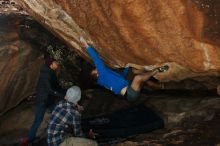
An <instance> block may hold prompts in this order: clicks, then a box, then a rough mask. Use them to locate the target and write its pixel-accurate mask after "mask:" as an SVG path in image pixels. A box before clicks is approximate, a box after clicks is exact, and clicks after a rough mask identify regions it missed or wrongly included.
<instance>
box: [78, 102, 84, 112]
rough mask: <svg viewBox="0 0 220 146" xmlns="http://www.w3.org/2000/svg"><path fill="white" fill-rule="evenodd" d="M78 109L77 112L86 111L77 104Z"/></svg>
mask: <svg viewBox="0 0 220 146" xmlns="http://www.w3.org/2000/svg"><path fill="white" fill-rule="evenodd" d="M76 108H77V110H78V111H79V112H82V111H84V107H83V106H81V105H79V104H76Z"/></svg>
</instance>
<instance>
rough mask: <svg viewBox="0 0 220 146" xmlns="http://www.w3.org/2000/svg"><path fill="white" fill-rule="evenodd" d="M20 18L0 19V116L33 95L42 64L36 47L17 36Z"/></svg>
mask: <svg viewBox="0 0 220 146" xmlns="http://www.w3.org/2000/svg"><path fill="white" fill-rule="evenodd" d="M22 17H24V16H19V15H16V14H11V15H0V20H1V21H0V34H1V35H0V56H1V59H0V103H1V104H0V114H2V113H3V112H5V111H7V110H8V109H10V108H12V107H14V106H15V105H17V104H18V103H19V102H20V101H21V100H23V99H24V98H26V97H27V96H29V95H31V94H33V93H34V90H35V85H36V81H37V78H38V73H39V67H40V65H41V63H42V59H41V57H40V56H41V53H39V51H38V50H37V49H36V48H37V47H36V46H34V45H33V44H31V43H30V42H29V41H30V39H29V40H26V41H24V40H23V39H22V36H21V35H20V31H23V30H24V29H25V26H22V25H21V21H22V20H24V19H22ZM14 21H16V23H11V22H14ZM25 21H28V20H27V19H26V20H25ZM24 33H25V31H24ZM23 35H24V36H25V34H23ZM28 35H31V33H29V34H28ZM34 48H35V49H34Z"/></svg>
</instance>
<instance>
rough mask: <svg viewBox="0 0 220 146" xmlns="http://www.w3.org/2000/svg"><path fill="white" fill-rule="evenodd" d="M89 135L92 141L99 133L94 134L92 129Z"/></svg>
mask: <svg viewBox="0 0 220 146" xmlns="http://www.w3.org/2000/svg"><path fill="white" fill-rule="evenodd" d="M88 134H89V135H88V136H89V138H91V139H95V138H96V136H97V135H98V133H95V132H93V131H92V129H90V130H89V133H88Z"/></svg>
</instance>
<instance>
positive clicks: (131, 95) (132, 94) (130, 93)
mask: <svg viewBox="0 0 220 146" xmlns="http://www.w3.org/2000/svg"><path fill="white" fill-rule="evenodd" d="M139 96H140V91H135V90H134V89H133V88H132V87H131V85H128V88H127V91H126V93H125V95H124V97H125V98H127V100H128V101H135V100H136V99H137V98H138V97H139Z"/></svg>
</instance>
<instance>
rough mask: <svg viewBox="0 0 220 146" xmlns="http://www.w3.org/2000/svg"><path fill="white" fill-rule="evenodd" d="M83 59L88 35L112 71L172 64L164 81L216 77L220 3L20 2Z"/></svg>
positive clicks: (140, 0) (180, 0)
mask: <svg viewBox="0 0 220 146" xmlns="http://www.w3.org/2000/svg"><path fill="white" fill-rule="evenodd" d="M17 2H18V3H19V4H20V5H21V6H22V7H23V8H24V9H25V10H26V11H27V12H28V13H29V14H30V15H31V16H32V17H34V18H35V19H36V20H37V21H39V22H41V23H42V24H43V25H44V26H45V27H47V28H48V29H49V30H51V31H52V32H53V33H54V34H56V35H58V36H59V37H60V38H62V39H63V40H64V41H65V42H66V43H67V44H69V45H70V46H72V48H73V49H75V50H76V51H78V52H79V53H80V54H81V55H82V56H83V57H85V52H84V51H83V50H82V49H81V47H80V46H79V42H78V38H79V35H80V34H84V35H85V36H86V37H87V39H88V40H90V41H91V42H93V43H94V45H95V46H96V48H97V51H98V52H99V53H100V55H101V56H102V58H103V59H104V60H105V61H106V63H108V64H109V65H110V66H111V67H123V66H124V65H125V64H126V63H136V64H140V65H151V64H157V65H158V64H164V63H168V64H170V65H171V70H170V71H169V72H168V73H165V74H161V75H158V79H160V80H162V81H170V80H174V81H179V80H183V79H186V78H192V77H198V76H207V75H209V76H218V75H219V74H218V71H219V69H220V57H219V55H220V48H219V44H220V43H219V42H218V40H219V38H220V26H219V22H220V21H219V20H220V13H219V11H220V9H219V7H220V1H205V0H196V1H193V0H175V1H169V0H157V1H155V0H123V1H122V0H121V1H120V0H102V1H99V0H83V1H82V0H71V1H70V0H47V1H45V0H17Z"/></svg>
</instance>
